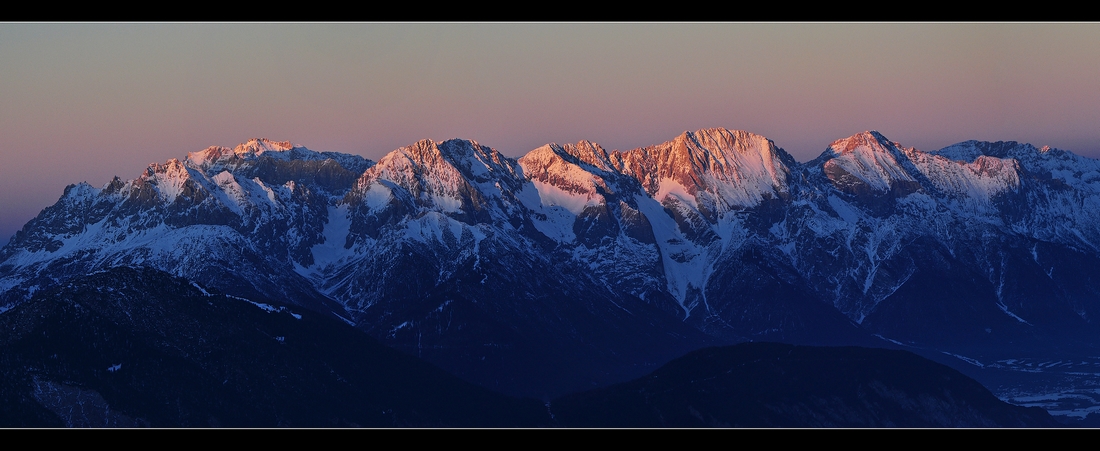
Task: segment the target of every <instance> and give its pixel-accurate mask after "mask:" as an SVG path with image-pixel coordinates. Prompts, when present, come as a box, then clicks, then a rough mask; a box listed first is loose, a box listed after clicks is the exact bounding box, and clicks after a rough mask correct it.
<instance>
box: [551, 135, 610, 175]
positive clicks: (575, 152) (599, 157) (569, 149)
mask: <svg viewBox="0 0 1100 451" xmlns="http://www.w3.org/2000/svg"><path fill="white" fill-rule="evenodd" d="M561 150H562V151H563V152H565V153H566V154H569V155H571V156H573V157H575V158H577V160H580V161H581V162H583V163H585V164H589V165H592V166H594V167H596V168H597V169H599V170H601V171H611V170H613V169H612V165H611V160H610V158H609V154H608V153H607V150H604V148H603V147H601V146H600V145H599V144H596V143H594V142H592V141H588V140H583V141H578V142H577V143H576V144H566V145H564V146H561Z"/></svg>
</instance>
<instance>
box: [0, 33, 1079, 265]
mask: <svg viewBox="0 0 1100 451" xmlns="http://www.w3.org/2000/svg"><path fill="white" fill-rule="evenodd" d="M0 61H3V64H0V136H2V137H3V139H0V212H2V213H0V244H2V243H5V242H6V241H7V240H8V238H9V237H10V236H11V235H12V234H13V233H14V232H15V231H16V230H18V229H19V228H20V227H22V225H23V224H24V223H26V222H27V221H28V220H30V219H31V218H32V217H34V215H36V214H37V213H38V212H39V211H40V210H41V209H43V208H45V207H47V206H49V205H51V204H53V203H54V202H55V201H56V200H57V199H58V197H59V196H60V195H61V193H62V192H63V190H64V187H65V186H66V185H68V184H71V183H77V182H81V181H87V182H88V183H91V184H92V185H93V186H97V187H100V186H102V185H103V184H105V183H106V182H108V181H109V180H110V179H111V177H112V176H115V175H117V176H119V177H121V178H123V179H132V178H135V177H137V176H138V175H140V173H141V171H142V170H144V169H145V167H146V166H148V165H149V164H150V163H153V162H164V161H166V160H168V159H170V158H179V159H181V160H182V159H183V158H185V157H186V155H187V152H194V151H198V150H201V149H203V148H206V147H208V146H211V145H222V146H228V147H232V146H235V145H237V144H239V143H242V142H245V141H247V140H248V139H249V138H259V137H263V138H270V139H273V140H288V141H291V142H293V143H295V144H300V145H304V146H306V147H309V148H311V149H313V150H318V151H338V152H345V153H353V154H359V155H362V156H365V157H367V158H370V159H372V160H377V159H379V158H380V157H381V156H382V155H384V154H386V153H387V152H389V151H391V150H394V149H396V148H398V147H401V146H405V145H409V144H412V143H414V142H416V141H417V140H420V139H424V138H429V139H435V140H444V139H449V138H465V139H473V140H476V141H478V142H479V143H481V144H483V145H487V146H490V147H493V148H496V149H498V150H500V151H501V152H503V153H504V154H505V155H508V156H511V157H519V156H521V155H523V154H524V153H526V152H527V151H529V150H532V149H534V148H536V147H539V146H541V145H543V144H546V143H549V142H557V143H568V142H576V141H579V140H582V139H585V140H590V141H593V142H596V143H599V144H600V145H602V146H603V147H605V148H607V149H608V150H613V149H619V150H628V149H632V148H636V147H642V146H647V145H652V144H659V143H661V142H664V141H668V140H671V139H673V138H674V137H675V136H677V135H678V134H680V133H682V132H684V131H689V130H690V131H693V130H697V129H701V128H709V127H725V128H730V129H740V130H746V131H750V132H753V133H757V134H760V135H764V136H766V137H768V138H770V139H772V140H773V141H775V143H776V144H777V145H778V146H780V147H783V148H784V149H786V150H787V151H788V152H790V153H791V154H792V155H794V157H795V158H796V159H797V160H799V161H803V162H804V161H807V160H810V159H813V158H815V157H816V156H818V155H819V154H820V153H821V152H822V151H824V150H825V148H826V147H827V146H828V145H829V143H831V142H833V141H834V140H837V139H840V138H844V137H847V136H850V135H852V134H855V133H858V132H861V131H864V130H878V131H879V132H881V133H882V134H883V135H885V136H886V137H887V138H889V139H891V140H893V141H897V142H899V143H901V144H902V145H905V146H910V147H916V148H918V149H921V150H936V149H939V148H941V147H944V146H947V145H950V144H953V143H956V142H959V141H965V140H970V139H977V140H988V141H998V140H1004V141H1008V140H1013V141H1021V142H1029V143H1032V144H1034V145H1036V146H1043V145H1049V146H1052V147H1057V148H1062V149H1067V150H1071V151H1074V152H1076V153H1078V154H1082V155H1086V156H1090V157H1094V158H1095V157H1100V127H1098V126H1097V125H1098V124H1100V78H1098V75H1097V74H1100V24H1095V23H1081V24H1064V23H1056V24H1018V23H1013V24H1001V23H943V24H936V23H933V24H928V23H919V24H906V23H902V24H875V23H816V24H798V23H794V24H789V23H788V24H784V23H773V24H767V23H706V24H700V23H636V24H627V23H567V24H561V23H534V24H531V23H524V24H518V23H517V24H500V23H446V24H437V23H381V24H378V23H347V24H294V23H277V24H266V23H236V24H233V23H229V24H227V23H181V24H111V23H96V24H72V23H43V24H32V23H0Z"/></svg>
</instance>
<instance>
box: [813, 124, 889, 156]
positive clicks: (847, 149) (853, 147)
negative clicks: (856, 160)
mask: <svg viewBox="0 0 1100 451" xmlns="http://www.w3.org/2000/svg"><path fill="white" fill-rule="evenodd" d="M900 147H901V146H900V145H898V143H895V142H893V141H890V140H889V139H886V137H885V136H882V133H879V132H878V131H877V130H868V131H865V132H860V133H856V134H854V135H852V136H849V137H847V138H843V139H838V140H836V141H833V143H832V144H830V145H829V148H828V150H827V152H828V151H832V153H833V154H834V155H843V154H847V153H852V152H856V151H859V150H865V151H867V150H869V151H872V152H889V151H890V149H892V148H900Z"/></svg>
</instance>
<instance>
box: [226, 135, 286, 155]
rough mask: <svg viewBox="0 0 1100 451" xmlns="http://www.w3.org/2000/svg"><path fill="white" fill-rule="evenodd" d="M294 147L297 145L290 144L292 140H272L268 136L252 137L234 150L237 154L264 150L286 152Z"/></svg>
mask: <svg viewBox="0 0 1100 451" xmlns="http://www.w3.org/2000/svg"><path fill="white" fill-rule="evenodd" d="M294 147H296V146H294V145H292V144H290V141H272V140H270V139H267V138H252V139H250V140H248V142H245V143H243V144H239V145H237V147H236V148H235V149H233V152H234V153H236V154H237V155H241V154H254V155H259V154H262V153H264V152H285V151H287V150H290V149H293V148H294Z"/></svg>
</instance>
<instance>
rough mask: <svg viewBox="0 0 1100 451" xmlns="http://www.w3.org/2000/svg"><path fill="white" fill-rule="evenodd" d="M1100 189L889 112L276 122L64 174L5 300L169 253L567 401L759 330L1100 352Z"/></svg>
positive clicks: (13, 252)
mask: <svg viewBox="0 0 1100 451" xmlns="http://www.w3.org/2000/svg"><path fill="white" fill-rule="evenodd" d="M1098 207H1100V162H1098V161H1097V160H1093V159H1089V158H1085V157H1081V156H1078V155H1075V154H1073V153H1071V152H1068V151H1064V150H1058V149H1051V148H1047V147H1042V148H1036V147H1034V146H1032V145H1029V144H1020V143H1015V142H992V143H991V142H977V141H968V142H963V143H959V144H955V145H952V146H949V147H946V148H944V149H940V150H938V151H933V152H925V151H921V150H917V149H913V148H908V147H904V146H902V145H901V144H899V143H895V142H892V141H890V140H888V139H887V138H886V137H884V136H882V135H881V134H879V133H877V132H873V131H870V132H864V133H859V134H856V135H854V136H851V137H848V138H845V139H841V140H838V141H835V142H833V143H832V144H830V145H829V146H828V147H827V148H826V149H825V151H824V152H823V153H822V154H821V155H820V156H819V157H818V158H816V159H814V160H811V161H809V162H805V163H799V162H797V161H795V159H794V158H793V157H791V156H790V155H789V154H788V153H787V152H785V151H784V150H783V149H781V148H779V147H777V146H776V145H775V143H773V142H772V141H771V140H769V139H767V138H764V137H762V136H759V135H756V134H752V133H748V132H744V131H733V130H726V129H704V130H698V131H695V132H685V133H683V134H681V135H680V136H677V137H676V138H674V139H672V140H670V141H668V142H665V143H662V144H658V145H654V146H649V147H644V148H639V149H632V150H628V151H607V150H605V149H604V148H602V147H601V146H599V145H598V144H595V143H592V142H588V141H581V142H578V143H576V144H566V145H557V144H548V145H546V146H543V147H540V148H538V149H535V150H532V151H530V152H528V153H527V154H526V155H524V156H522V157H520V158H518V159H513V158H509V157H506V156H504V155H503V154H501V153H500V152H499V151H497V150H495V149H492V148H490V147H486V146H483V145H481V144H479V143H477V142H474V141H468V140H457V139H456V140H448V141H443V142H435V141H431V140H424V141H420V142H417V143H415V144H413V145H410V146H407V147H402V148H400V149H397V150H394V151H393V152H391V153H389V154H387V155H385V156H384V157H382V158H381V159H380V160H379V161H377V162H374V161H370V160H367V159H364V158H362V157H359V156H355V155H347V154H340V153H333V152H315V151H312V150H309V149H307V148H305V147H301V146H294V145H291V144H290V143H288V142H276V141H269V140H265V139H253V140H250V141H248V142H246V143H244V144H241V145H238V146H236V147H235V148H226V147H210V148H207V149H204V150H201V151H198V152H192V153H189V154H188V155H187V157H186V158H184V159H182V160H176V159H173V160H169V161H168V162H166V163H163V164H160V163H157V164H152V165H150V166H149V167H148V168H147V169H146V170H145V171H144V173H142V174H141V175H140V176H138V177H136V178H133V179H129V180H123V179H121V178H117V177H116V178H115V179H114V180H112V181H111V182H109V183H107V184H106V185H104V186H103V187H100V188H96V187H93V186H90V185H87V184H76V185H70V186H69V187H66V188H65V190H64V194H63V195H62V196H61V198H60V199H59V200H58V202H57V203H56V204H54V205H53V206H50V207H48V208H46V209H44V210H43V211H42V212H41V213H40V214H39V215H38V216H37V217H36V218H34V219H33V220H31V221H30V222H29V223H27V225H26V226H25V227H24V228H23V229H22V230H20V231H19V232H18V233H16V235H15V236H14V237H13V238H12V239H11V240H10V242H9V243H8V244H7V245H6V246H5V247H4V248H3V249H0V306H2V307H0V310H4V311H7V310H11V309H14V308H16V307H18V306H19V305H21V304H22V303H25V302H28V301H29V300H30V299H32V298H33V297H34V296H35V294H36V293H39V292H42V291H43V290H50V289H52V288H53V287H57V286H59V285H61V284H64V283H65V282H66V281H68V280H73V278H75V277H83V276H86V275H88V274H92V273H96V272H97V271H104V270H108V269H110V268H117V267H149V268H153V269H156V270H159V271H163V272H166V273H168V274H170V275H172V276H175V277H181V278H183V279H185V280H188V281H191V282H193V283H195V284H196V285H197V286H198V287H201V289H202V290H208V291H210V292H218V293H225V294H227V295H232V296H236V297H240V298H245V299H249V300H251V301H253V302H258V303H265V304H273V305H274V304H280V305H281V304H289V305H294V306H298V307H301V308H304V309H307V310H309V311H312V312H317V313H319V314H321V315H324V316H327V317H329V318H330V319H334V320H338V321H341V322H343V323H347V324H349V325H351V326H354V327H355V328H357V329H359V330H361V331H363V332H365V333H367V334H368V335H370V336H372V337H374V338H375V339H378V340H380V341H381V342H382V343H384V344H385V345H387V346H389V347H392V348H396V349H398V350H400V351H403V352H404V353H405V354H410V355H414V356H417V357H420V358H422V359H425V360H427V361H429V362H432V363H434V364H435V365H438V366H440V367H441V368H443V369H444V370H447V371H449V372H451V373H453V374H455V375H457V376H459V377H460V378H462V379H465V380H467V381H470V382H473V383H475V384H478V385H480V386H482V387H486V388H489V389H492V390H496V391H499V392H502V393H505V394H508V395H514V396H525V397H533V398H537V399H543V400H549V399H552V398H556V397H558V396H561V395H564V394H567V393H573V392H577V391H581V390H586V389H592V388H597V387H604V386H607V385H609V384H612V383H616V382H622V381H627V380H630V379H634V378H637V377H640V376H643V375H645V374H648V373H650V372H652V371H653V370H655V369H656V368H658V367H659V366H660V365H662V364H665V363H666V362H669V361H671V360H672V359H674V358H677V357H680V356H682V355H684V354H685V353H687V352H689V351H692V350H696V349H700V348H703V347H707V346H714V345H727V344H733V343H740V342H746V341H780V342H786V343H794V344H809V345H860V346H874V347H895V348H897V347H901V348H907V349H912V350H922V351H926V352H932V353H938V354H941V355H952V356H958V358H959V359H962V361H975V362H979V364H980V365H982V366H983V367H984V366H988V365H989V364H990V362H997V361H1001V360H1004V359H1008V358H1019V357H1026V356H1047V357H1057V356H1067V357H1076V356H1093V355H1096V354H1095V352H1096V349H1095V348H1096V339H1095V337H1097V333H1098V332H1100V329H1098V327H1097V326H1098V323H1097V320H1098V318H1100V284H1098V283H1097V282H1100V281H1098V280H1096V279H1097V277H1098V274H1097V273H1096V271H1095V270H1093V269H1092V268H1096V267H1100V248H1098V247H1097V246H1098V244H1100V217H1098V215H1100V208H1098ZM0 316H2V314H0ZM982 362H984V363H982Z"/></svg>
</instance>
